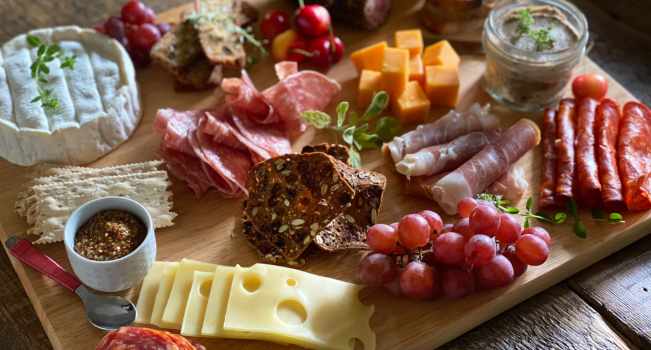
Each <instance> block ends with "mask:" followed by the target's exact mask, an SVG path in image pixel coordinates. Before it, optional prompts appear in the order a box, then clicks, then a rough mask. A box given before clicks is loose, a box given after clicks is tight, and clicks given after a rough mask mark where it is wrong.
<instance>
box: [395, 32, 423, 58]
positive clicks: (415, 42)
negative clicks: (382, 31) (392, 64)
mask: <svg viewBox="0 0 651 350" xmlns="http://www.w3.org/2000/svg"><path fill="white" fill-rule="evenodd" d="M394 37H395V42H396V47H397V48H399V49H407V50H409V54H410V55H411V57H414V56H420V55H421V54H422V53H423V46H424V45H423V34H422V33H421V32H420V29H412V30H399V31H397V32H395V34H394Z"/></svg>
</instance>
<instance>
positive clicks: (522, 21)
mask: <svg viewBox="0 0 651 350" xmlns="http://www.w3.org/2000/svg"><path fill="white" fill-rule="evenodd" d="M516 14H517V18H518V27H517V29H516V31H517V34H518V37H517V38H515V39H516V40H517V39H518V38H520V37H521V36H523V35H526V36H528V37H530V38H531V39H532V40H533V41H534V42H535V43H536V51H544V50H550V49H553V48H554V38H552V36H551V34H550V32H551V28H550V27H547V28H539V29H533V28H532V27H533V25H534V24H535V22H536V20H535V19H534V17H533V15H532V14H531V11H530V10H529V9H528V8H525V9H522V10H520V11H518V12H517V13H516Z"/></svg>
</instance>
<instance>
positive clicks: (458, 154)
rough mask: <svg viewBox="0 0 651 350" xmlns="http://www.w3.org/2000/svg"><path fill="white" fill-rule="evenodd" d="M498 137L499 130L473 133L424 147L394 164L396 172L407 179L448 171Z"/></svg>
mask: <svg viewBox="0 0 651 350" xmlns="http://www.w3.org/2000/svg"><path fill="white" fill-rule="evenodd" d="M499 136H500V131H499V130H490V131H475V132H471V133H469V134H466V135H463V136H459V137H457V138H456V139H454V140H452V141H450V142H448V143H445V144H442V145H435V146H429V147H425V148H423V149H421V150H420V151H418V152H416V153H412V154H408V155H407V156H406V157H405V158H404V159H403V160H401V161H400V162H398V164H396V170H397V171H398V172H399V173H400V174H402V175H405V176H407V177H410V176H423V175H435V174H438V173H440V172H443V171H450V170H453V169H454V168H456V167H458V166H459V165H461V164H463V162H465V161H466V160H468V159H470V157H472V156H474V155H475V154H477V153H478V152H479V151H481V149H482V148H484V146H486V145H488V144H489V143H492V142H495V141H497V139H499Z"/></svg>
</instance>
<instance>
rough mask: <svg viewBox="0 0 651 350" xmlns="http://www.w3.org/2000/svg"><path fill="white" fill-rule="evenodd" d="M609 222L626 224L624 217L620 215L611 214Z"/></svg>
mask: <svg viewBox="0 0 651 350" xmlns="http://www.w3.org/2000/svg"><path fill="white" fill-rule="evenodd" d="M608 222H610V223H613V224H617V223H622V222H624V216H623V215H622V214H620V213H610V215H608Z"/></svg>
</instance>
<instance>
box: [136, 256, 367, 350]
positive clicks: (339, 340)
mask: <svg viewBox="0 0 651 350" xmlns="http://www.w3.org/2000/svg"><path fill="white" fill-rule="evenodd" d="M361 288H362V287H361V286H357V285H355V284H351V283H347V282H342V281H338V280H335V279H331V278H326V277H321V276H318V275H314V274H310V273H307V272H303V271H300V270H295V269H290V268H286V267H281V266H275V265H266V264H256V265H253V266H251V267H248V268H247V267H240V266H239V265H238V266H235V267H230V266H221V265H213V264H207V263H202V262H198V261H193V260H189V259H184V260H181V261H180V262H156V263H154V265H153V267H152V268H151V269H150V271H149V273H148V274H147V276H146V277H145V279H144V281H143V285H142V287H141V291H140V295H139V297H138V302H137V308H138V318H137V320H136V322H137V323H140V324H151V325H155V326H158V327H161V328H168V329H175V330H179V331H180V333H181V334H182V335H185V336H192V337H222V338H236V339H256V340H266V341H271V342H276V343H281V344H295V345H299V346H303V347H306V348H311V349H354V347H355V343H356V342H358V341H359V342H361V343H362V344H363V345H364V349H367V350H372V349H375V346H376V340H375V333H373V330H372V329H371V327H370V324H369V323H370V319H371V316H372V315H373V312H374V307H373V306H367V305H364V304H362V303H361V302H360V301H359V299H358V293H359V291H360V290H361ZM324 291H325V292H324Z"/></svg>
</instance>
